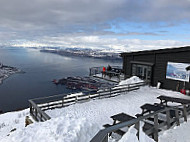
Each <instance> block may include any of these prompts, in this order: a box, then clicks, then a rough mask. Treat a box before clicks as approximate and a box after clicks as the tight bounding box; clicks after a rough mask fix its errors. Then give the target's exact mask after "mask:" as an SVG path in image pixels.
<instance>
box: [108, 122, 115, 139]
mask: <svg viewBox="0 0 190 142" xmlns="http://www.w3.org/2000/svg"><path fill="white" fill-rule="evenodd" d="M115 124H116V120H114V121H113V125H115ZM111 134H112V132H111V133H110V134H109V137H110V136H111Z"/></svg>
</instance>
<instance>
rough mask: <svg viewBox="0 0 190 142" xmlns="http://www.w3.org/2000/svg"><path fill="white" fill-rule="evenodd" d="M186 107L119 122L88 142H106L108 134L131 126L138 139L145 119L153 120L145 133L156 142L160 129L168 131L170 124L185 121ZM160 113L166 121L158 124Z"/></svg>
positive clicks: (182, 106)
mask: <svg viewBox="0 0 190 142" xmlns="http://www.w3.org/2000/svg"><path fill="white" fill-rule="evenodd" d="M186 106H190V103H189V104H183V105H179V106H174V107H166V108H164V109H162V110H158V111H155V112H153V113H149V114H147V115H144V116H140V117H138V118H136V119H132V120H130V121H126V122H121V123H118V124H115V125H112V126H110V127H108V128H105V129H102V130H100V131H99V132H98V133H97V134H96V135H95V136H94V137H93V138H92V140H91V141H90V142H108V138H109V134H110V133H112V132H115V131H117V130H119V129H122V128H124V127H130V126H132V125H135V128H136V129H137V131H138V133H137V134H138V138H139V130H140V128H139V127H140V121H143V120H145V119H148V118H152V117H153V118H154V125H153V127H152V128H151V129H149V130H147V131H146V132H145V133H146V134H148V135H149V134H153V138H154V140H155V141H156V142H158V132H159V129H160V128H164V127H166V128H167V129H169V128H170V127H171V126H172V124H174V123H176V125H180V122H183V121H181V120H180V118H183V117H184V121H187V107H186ZM171 110H173V111H175V117H173V118H171V116H170V115H171V114H170V111H171ZM180 111H182V113H181V115H180V114H179V112H180ZM160 113H162V114H163V113H165V114H166V120H165V121H163V122H162V123H158V115H159V114H160Z"/></svg>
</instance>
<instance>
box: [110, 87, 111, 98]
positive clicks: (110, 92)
mask: <svg viewBox="0 0 190 142" xmlns="http://www.w3.org/2000/svg"><path fill="white" fill-rule="evenodd" d="M110 97H111V88H110Z"/></svg>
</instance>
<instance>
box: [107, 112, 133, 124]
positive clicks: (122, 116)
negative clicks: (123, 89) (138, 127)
mask: <svg viewBox="0 0 190 142" xmlns="http://www.w3.org/2000/svg"><path fill="white" fill-rule="evenodd" d="M110 118H112V119H113V120H114V122H113V125H114V124H116V122H119V123H120V122H125V121H129V120H132V119H135V117H133V116H130V115H128V114H125V113H119V114H116V115H113V116H111V117H110Z"/></svg>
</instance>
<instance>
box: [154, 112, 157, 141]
mask: <svg viewBox="0 0 190 142" xmlns="http://www.w3.org/2000/svg"><path fill="white" fill-rule="evenodd" d="M154 140H155V141H156V142H158V114H155V115H154Z"/></svg>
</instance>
